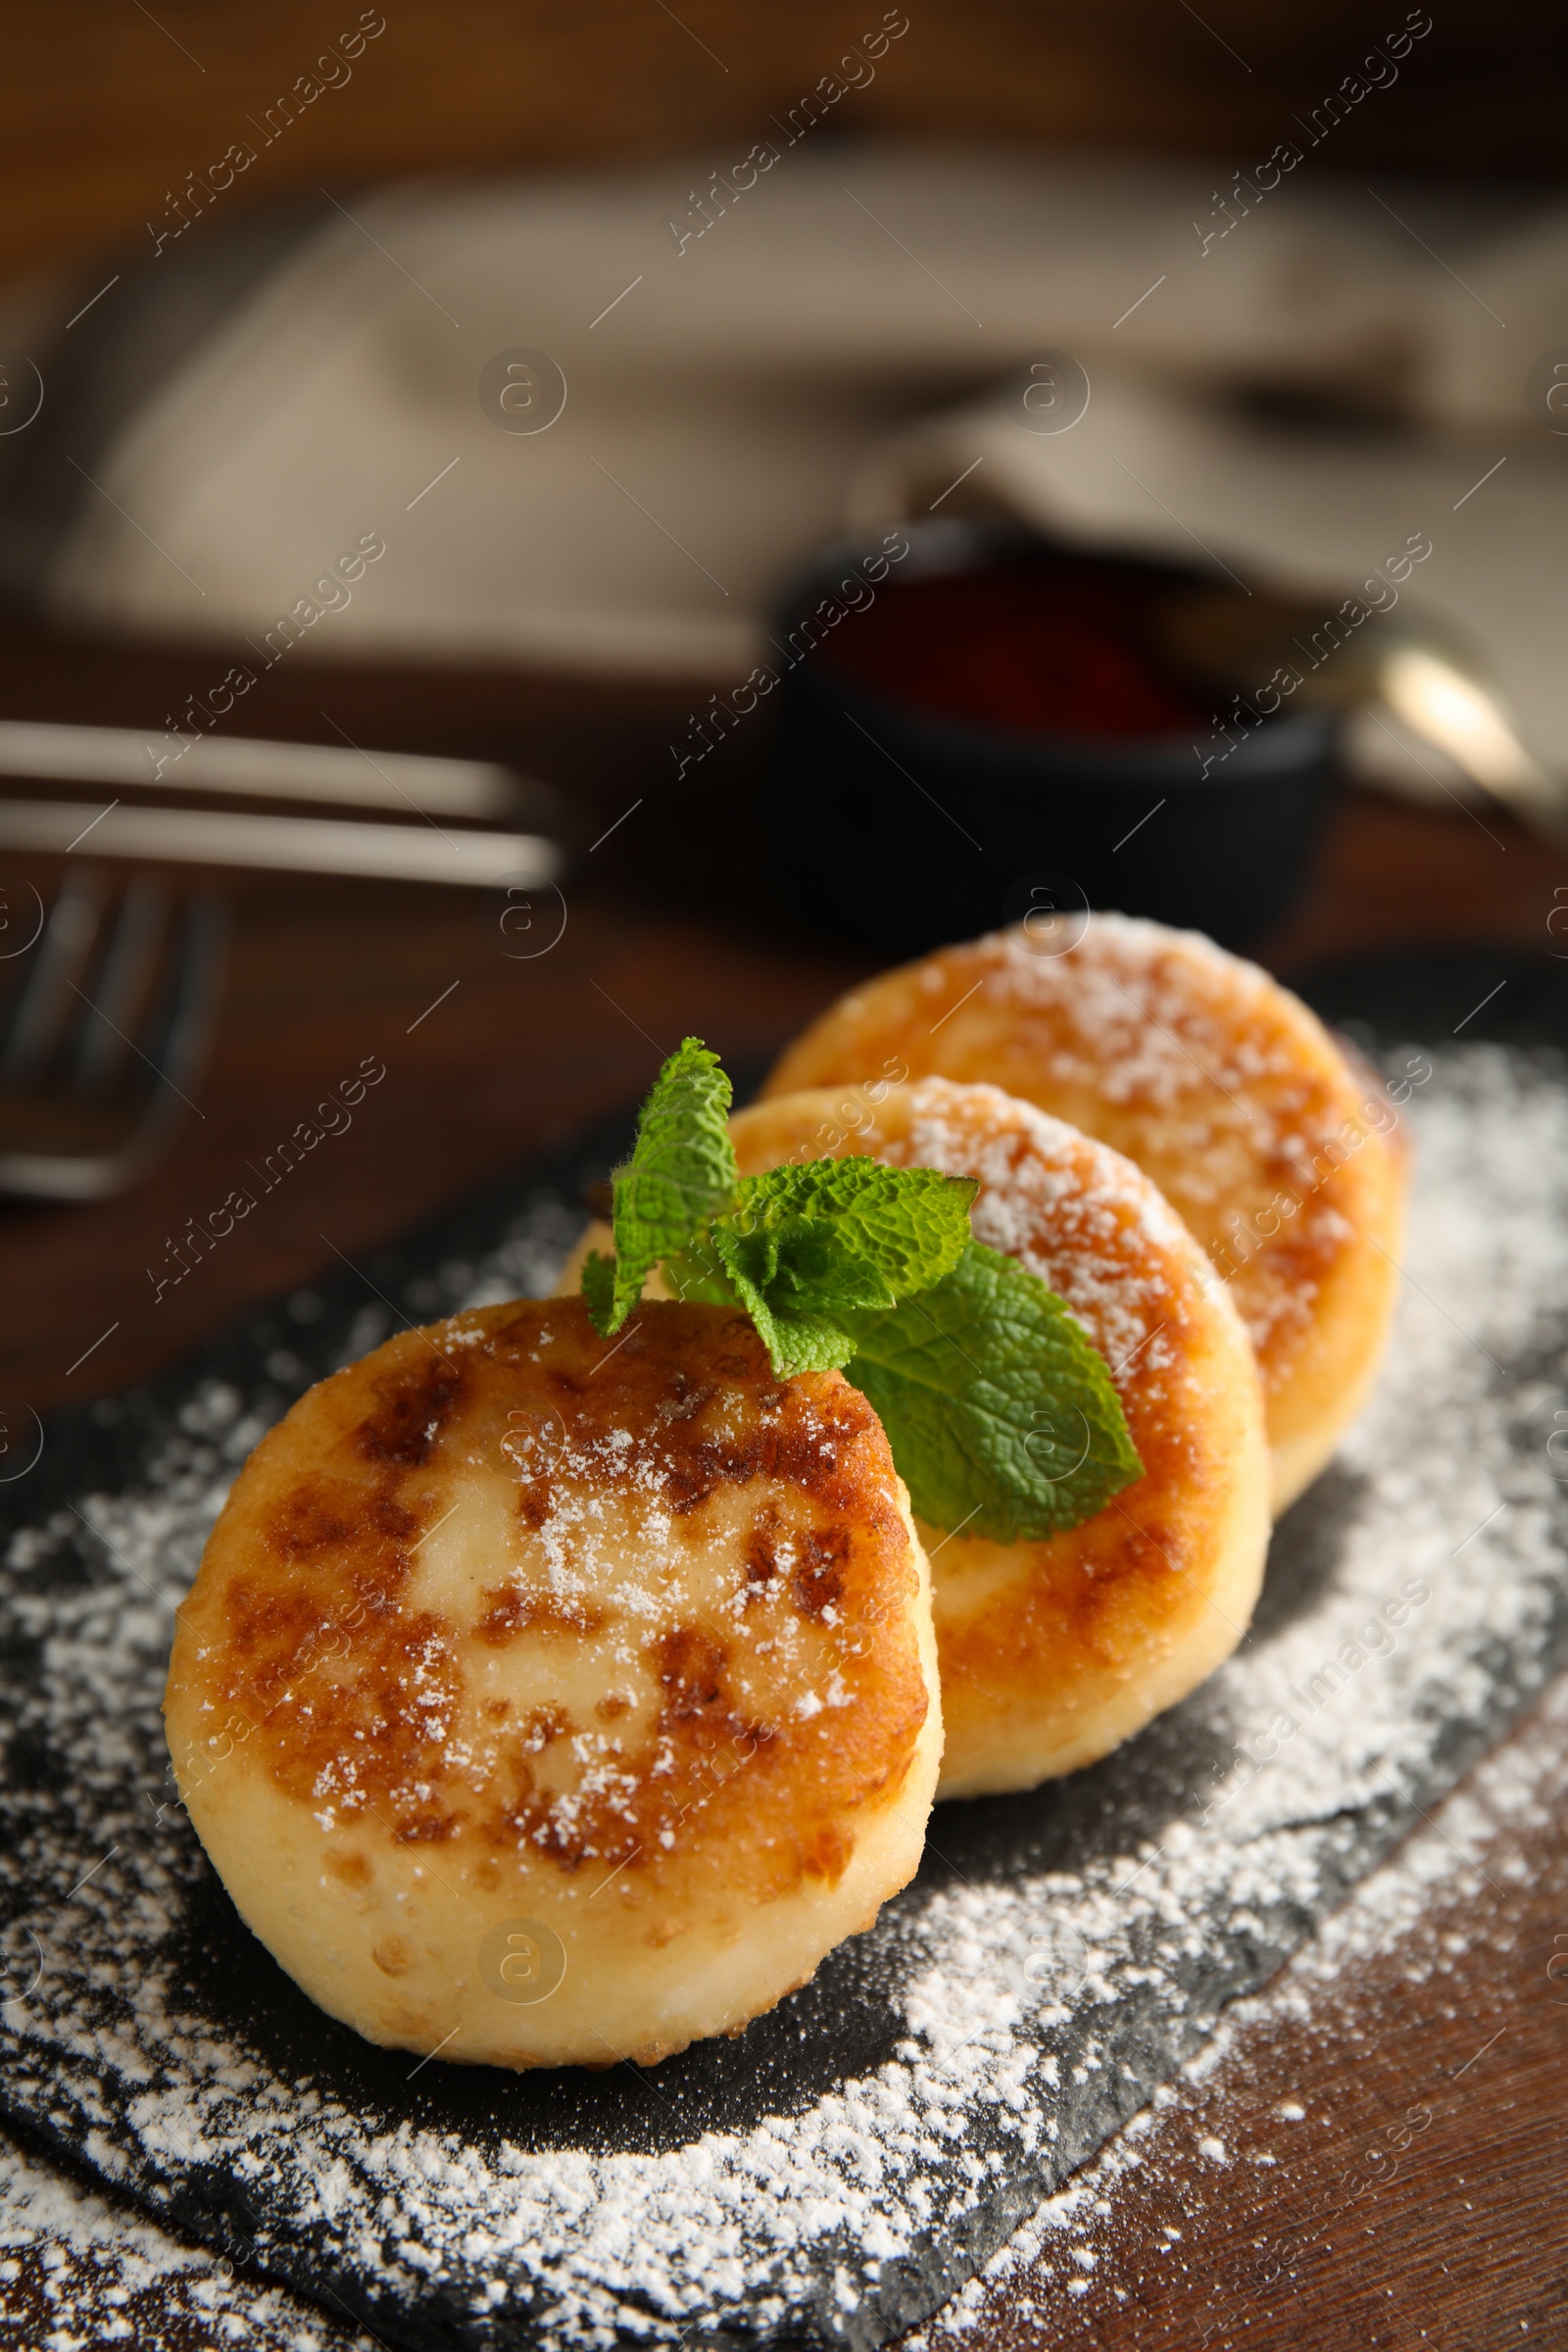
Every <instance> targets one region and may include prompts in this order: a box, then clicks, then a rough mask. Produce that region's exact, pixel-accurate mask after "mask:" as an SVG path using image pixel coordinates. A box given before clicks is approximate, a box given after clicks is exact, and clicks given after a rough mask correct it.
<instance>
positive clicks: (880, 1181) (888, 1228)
mask: <svg viewBox="0 0 1568 2352" xmlns="http://www.w3.org/2000/svg"><path fill="white" fill-rule="evenodd" d="M979 1189H980V1188H979V1186H978V1185H977V1184H976V1183H975V1182H974V1181H973V1179H972V1178H970V1177H967V1176H944V1175H941V1174H940V1173H939V1172H938V1171H937V1170H936V1169H935V1168H889V1167H884V1166H883V1164H882V1162H881V1161H880V1160H875V1159H859V1158H851V1159H812V1160H808V1161H806V1162H805V1163H804V1164H802V1163H800V1162H791V1163H790V1164H788V1165H786V1166H784V1167H782V1168H769V1169H767V1170H766V1171H765V1172H764V1173H763V1174H762V1175H760V1176H744V1177H742V1179H741V1187H740V1207H739V1209H738V1210H737V1211H736V1215H735V1219H734V1221H735V1223H736V1224H738V1225H739V1226H741V1227H742V1228H744V1227H745V1226H746V1225H747V1224H748V1222H749V1221H754V1220H755V1221H756V1222H757V1223H758V1224H760V1225H770V1224H774V1223H780V1222H784V1221H787V1220H789V1219H792V1218H801V1217H806V1218H811V1219H813V1220H819V1221H822V1222H825V1223H827V1224H830V1225H831V1226H832V1227H833V1228H834V1230H835V1231H836V1233H837V1234H838V1236H839V1238H840V1240H841V1241H842V1242H843V1244H844V1245H845V1246H846V1247H847V1248H848V1249H850V1250H854V1251H855V1252H856V1253H857V1254H858V1256H860V1257H862V1258H865V1259H867V1260H869V1262H870V1263H871V1265H873V1266H874V1267H875V1268H876V1270H877V1272H878V1273H879V1274H880V1275H881V1276H882V1278H883V1280H884V1282H885V1283H886V1285H887V1288H888V1291H889V1293H890V1294H891V1299H906V1298H907V1297H908V1296H909V1294H910V1293H911V1292H913V1291H926V1290H929V1289H930V1288H931V1286H932V1284H933V1283H936V1282H940V1281H941V1280H942V1277H943V1276H944V1275H945V1274H948V1273H951V1272H952V1270H953V1268H954V1267H955V1266H956V1264H957V1262H958V1258H959V1256H960V1255H961V1254H962V1251H963V1250H964V1249H965V1248H966V1246H967V1244H968V1240H969V1203H970V1201H972V1200H973V1199H974V1197H975V1194H976V1193H977V1192H978V1191H979ZM891 1299H890V1300H889V1303H891Z"/></svg>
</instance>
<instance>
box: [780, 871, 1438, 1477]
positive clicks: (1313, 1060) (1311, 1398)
mask: <svg viewBox="0 0 1568 2352" xmlns="http://www.w3.org/2000/svg"><path fill="white" fill-rule="evenodd" d="M1057 944H1058V943H1057V938H1056V936H1055V935H1054V932H1053V931H1050V930H1048V931H1047V932H1046V933H1045V934H1044V935H1043V936H1041V937H1037V936H1035V935H1034V934H1033V933H1032V932H1031V929H1030V926H1029V924H1028V923H1027V922H1025V923H1023V924H1020V925H1019V926H1018V927H1017V928H1016V929H1015V930H1011V931H1003V932H997V933H995V934H993V935H992V936H991V937H990V938H987V939H980V940H974V941H971V942H968V943H966V944H965V945H963V946H960V947H953V948H944V949H941V950H940V951H939V952H938V953H937V954H935V955H933V956H927V957H926V958H925V959H924V960H923V961H922V962H919V963H913V964H907V965H906V966H905V967H904V968H903V969H902V970H899V971H894V972H889V973H886V974H884V975H883V976H882V977H881V978H880V979H877V980H872V981H870V982H868V983H867V984H866V986H865V987H863V988H860V989H857V990H856V991H855V992H854V993H853V994H852V995H850V996H848V997H845V998H844V999H842V1000H841V1002H840V1003H839V1004H838V1005H834V1006H833V1007H832V1008H831V1009H830V1010H829V1011H828V1012H826V1013H824V1014H823V1015H822V1017H821V1019H820V1020H818V1021H816V1022H815V1023H814V1024H813V1025H812V1027H811V1028H809V1030H807V1032H806V1033H805V1035H804V1036H803V1037H801V1038H799V1039H798V1040H797V1041H796V1043H795V1044H794V1045H793V1046H791V1047H790V1048H789V1049H788V1050H787V1052H786V1053H785V1054H784V1055H783V1058H782V1059H781V1060H780V1062H779V1064H778V1067H777V1068H776V1069H775V1070H774V1072H773V1074H772V1076H771V1078H770V1079H769V1080H768V1083H767V1086H766V1088H765V1089H764V1092H765V1094H767V1095H770V1096H776V1095H786V1094H792V1093H794V1092H796V1091H797V1090H799V1089H800V1088H802V1087H817V1086H833V1087H845V1086H848V1087H849V1088H851V1089H852V1090H855V1089H857V1088H859V1087H863V1086H864V1085H865V1084H866V1083H867V1082H871V1091H872V1092H873V1093H874V1092H875V1091H876V1083H877V1082H880V1081H881V1080H882V1079H883V1078H884V1077H885V1076H886V1074H887V1073H888V1072H889V1071H890V1070H891V1071H892V1072H894V1073H895V1074H896V1075H897V1076H900V1077H911V1076H912V1077H916V1078H918V1077H921V1076H923V1075H927V1074H937V1075H941V1076H943V1077H947V1078H952V1079H957V1080H962V1081H970V1082H972V1081H986V1082H989V1083H991V1084H993V1085H996V1086H1000V1087H1004V1088H1005V1090H1006V1091H1007V1093H1008V1094H1011V1095H1017V1096H1020V1097H1022V1099H1023V1100H1024V1101H1025V1102H1029V1103H1036V1104H1037V1105H1038V1106H1039V1107H1040V1108H1041V1109H1043V1110H1048V1111H1051V1112H1054V1114H1055V1115H1056V1116H1057V1117H1058V1118H1063V1119H1066V1120H1068V1121H1069V1122H1070V1123H1071V1124H1072V1125H1073V1126H1075V1127H1081V1128H1082V1129H1083V1130H1084V1131H1085V1132H1086V1133H1087V1134H1090V1135H1094V1136H1098V1137H1099V1138H1100V1140H1101V1141H1102V1142H1103V1143H1106V1144H1110V1145H1111V1146H1113V1147H1114V1149H1115V1150H1116V1151H1118V1152H1124V1153H1125V1154H1126V1155H1127V1157H1128V1158H1129V1159H1133V1160H1136V1161H1137V1163H1138V1165H1139V1166H1140V1167H1141V1168H1142V1169H1143V1170H1144V1171H1145V1173H1146V1174H1147V1175H1149V1176H1151V1177H1152V1179H1153V1181H1154V1182H1155V1184H1157V1185H1158V1187H1159V1189H1160V1191H1161V1192H1162V1193H1163V1194H1164V1195H1165V1197H1166V1199H1167V1200H1168V1201H1170V1202H1171V1204H1172V1205H1173V1207H1174V1208H1175V1209H1176V1210H1177V1212H1178V1214H1179V1215H1180V1216H1181V1217H1182V1219H1183V1220H1184V1222H1185V1223H1186V1224H1187V1226H1188V1228H1189V1230H1190V1231H1191V1232H1192V1233H1193V1234H1194V1235H1195V1236H1196V1238H1197V1240H1198V1242H1199V1243H1200V1245H1201V1248H1202V1250H1204V1252H1205V1253H1206V1254H1207V1256H1208V1258H1209V1260H1210V1262H1211V1263H1212V1265H1213V1267H1214V1269H1215V1271H1216V1273H1218V1274H1219V1275H1220V1276H1221V1277H1222V1279H1223V1280H1224V1281H1225V1282H1226V1283H1227V1284H1228V1286H1229V1288H1230V1290H1231V1293H1232V1295H1233V1297H1234V1298H1235V1300H1236V1303H1237V1305H1238V1307H1239V1308H1240V1310H1241V1314H1242V1319H1243V1321H1244V1322H1245V1324H1246V1325H1247V1328H1248V1331H1249V1333H1250V1336H1251V1339H1252V1343H1253V1346H1254V1347H1255V1348H1256V1350H1257V1358H1258V1364H1259V1367H1260V1369H1261V1372H1262V1376H1263V1388H1264V1395H1265V1398H1266V1402H1267V1413H1268V1434H1269V1441H1270V1444H1271V1446H1272V1448H1273V1456H1274V1479H1273V1486H1274V1507H1275V1509H1276V1510H1277V1511H1278V1510H1282V1509H1283V1508H1284V1507H1285V1505H1286V1504H1287V1503H1288V1502H1290V1501H1292V1500H1293V1499H1294V1497H1295V1496H1296V1495H1299V1493H1300V1492H1301V1489H1302V1488H1303V1487H1304V1486H1306V1485H1307V1484H1308V1482H1309V1481H1310V1480H1311V1479H1313V1478H1315V1477H1316V1475H1317V1473H1318V1471H1319V1470H1321V1469H1322V1467H1323V1465H1324V1463H1325V1462H1326V1461H1327V1460H1328V1458H1329V1456H1330V1455H1331V1454H1332V1452H1333V1450H1334V1447H1335V1446H1336V1444H1337V1442H1338V1440H1339V1437H1340V1434H1341V1432H1342V1431H1343V1430H1344V1429H1345V1427H1346V1426H1347V1424H1348V1422H1349V1421H1350V1420H1351V1419H1353V1417H1354V1416H1355V1414H1356V1413H1357V1412H1358V1411H1359V1409H1360V1407H1361V1405H1362V1403H1363V1402H1364V1400H1365V1398H1366V1395H1367V1392H1368V1390H1369V1389H1370V1387H1371V1384H1372V1380H1373V1377H1374V1375H1375V1373H1376V1370H1377V1365H1378V1360H1379V1358H1380V1356H1381V1354H1382V1351H1383V1346H1384V1342H1385V1339H1386V1337H1387V1333H1388V1325H1389V1318H1390V1315H1391V1313H1392V1310H1393V1303H1394V1290H1395V1283H1396V1278H1397V1267H1396V1259H1397V1255H1398V1247H1399V1231H1400V1217H1401V1208H1402V1201H1403V1193H1404V1153H1403V1151H1402V1149H1401V1148H1400V1143H1399V1139H1398V1136H1397V1114H1396V1113H1395V1111H1394V1109H1393V1106H1392V1104H1391V1103H1390V1102H1389V1100H1388V1098H1387V1096H1386V1095H1385V1094H1384V1093H1383V1091H1382V1089H1381V1088H1380V1087H1378V1086H1377V1085H1376V1082H1375V1081H1372V1080H1370V1079H1369V1078H1368V1077H1367V1076H1366V1074H1365V1073H1362V1072H1358V1071H1357V1070H1356V1069H1354V1068H1353V1067H1352V1066H1351V1064H1350V1063H1349V1061H1348V1059H1347V1056H1346V1055H1345V1054H1343V1053H1342V1052H1341V1051H1340V1049H1339V1048H1338V1046H1337V1045H1336V1044H1335V1042H1334V1040H1333V1039H1332V1038H1331V1037H1330V1036H1329V1034H1328V1032H1327V1031H1326V1030H1325V1029H1324V1028H1323V1026H1322V1024H1321V1023H1320V1022H1319V1021H1318V1020H1317V1019H1316V1017H1315V1016H1314V1015H1313V1014H1312V1013H1311V1012H1309V1011H1308V1010H1307V1008H1306V1006H1305V1005H1302V1004H1301V1003H1300V1001H1299V999H1298V998H1296V997H1294V996H1292V995H1291V994H1290V992H1289V991H1288V990H1286V989H1283V988H1280V987H1279V986H1278V985H1277V983H1276V982H1274V981H1273V980H1271V979H1270V978H1269V977H1268V975H1267V973H1265V972H1262V971H1260V970H1259V969H1258V968H1257V966H1256V965H1255V964H1250V963H1246V962H1243V961H1242V960H1241V959H1240V958H1239V957H1237V956H1229V955H1227V954H1225V952H1224V951H1223V950H1222V949H1220V948H1216V947H1215V946H1214V945H1213V944H1212V942H1211V941H1209V940H1206V939H1203V938H1201V937H1200V936H1199V935H1198V934H1197V933H1196V932H1189V931H1171V930H1168V929H1166V928H1165V927H1164V926H1163V925H1162V924H1159V923H1149V922H1140V921H1134V920H1131V919H1130V918H1128V917H1127V916H1125V915H1115V914H1097V915H1094V916H1092V917H1090V919H1089V923H1088V928H1087V930H1086V932H1085V933H1084V935H1083V937H1082V938H1081V939H1080V940H1079V941H1078V942H1077V944H1076V945H1074V946H1071V947H1070V948H1069V949H1068V950H1067V951H1066V952H1065V953H1059V954H1058V953H1049V952H1044V951H1047V950H1050V949H1053V948H1054V947H1055V946H1056V945H1057ZM856 1099H857V1100H858V1097H857V1098H856ZM833 1116H834V1117H836V1118H837V1117H841V1116H842V1106H841V1105H835V1108H834V1113H833Z"/></svg>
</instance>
